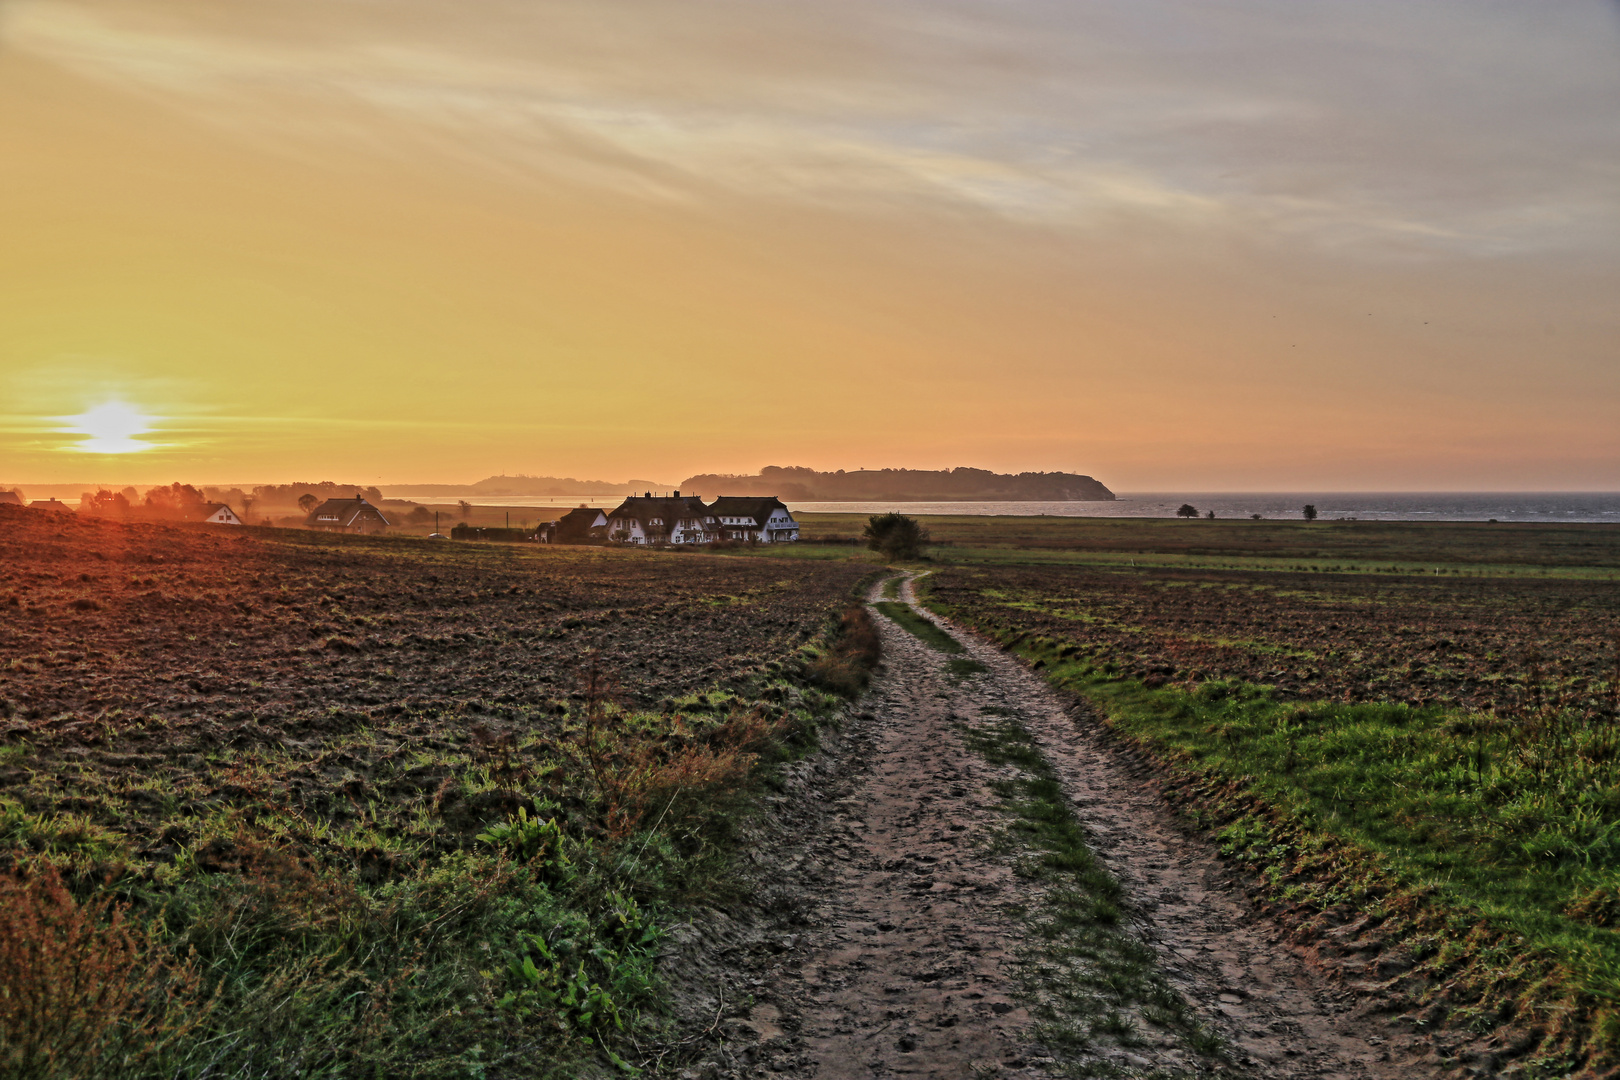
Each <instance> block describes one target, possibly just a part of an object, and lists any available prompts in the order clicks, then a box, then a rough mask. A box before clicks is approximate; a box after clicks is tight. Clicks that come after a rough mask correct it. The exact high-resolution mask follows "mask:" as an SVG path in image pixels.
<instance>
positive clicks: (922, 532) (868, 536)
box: [861, 514, 928, 559]
mask: <svg viewBox="0 0 1620 1080" xmlns="http://www.w3.org/2000/svg"><path fill="white" fill-rule="evenodd" d="M861 538H862V539H864V540H865V541H866V546H867V547H869V548H871V549H872V550H873V551H876V552H880V553H881V554H882V555H883V557H884V558H886V559H915V558H918V557H919V556H921V555H922V549H923V546H924V545H925V544H927V543H928V530H927V529H924V528H923V527H922V526H921V525H920V524H918V522H917V520H916V519H915V518H908V517H906V516H905V515H904V514H874V515H873V516H871V517H870V518H867V519H866V528H864V529H862V530H861Z"/></svg>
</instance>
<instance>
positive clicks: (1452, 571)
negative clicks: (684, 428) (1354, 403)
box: [791, 514, 1620, 580]
mask: <svg viewBox="0 0 1620 1080" xmlns="http://www.w3.org/2000/svg"><path fill="white" fill-rule="evenodd" d="M798 517H799V518H800V521H801V523H802V529H801V534H802V536H803V537H804V541H805V542H804V543H803V544H801V545H799V549H798V550H797V551H794V552H791V553H792V554H797V555H800V556H812V557H815V556H821V557H829V556H837V555H839V554H843V555H848V554H849V553H850V551H851V550H852V549H851V546H850V545H849V544H848V543H843V544H838V543H828V542H827V541H829V540H842V541H848V540H851V539H853V538H854V537H856V536H858V535H859V534H860V531H861V528H862V526H864V525H865V523H866V519H865V518H864V517H861V516H859V515H856V514H801V515H798ZM919 520H921V521H922V523H923V524H924V525H925V526H926V527H927V528H928V530H929V531H930V533H932V535H933V538H934V540H935V541H936V545H937V546H935V547H934V549H933V550H932V551H931V552H930V554H931V556H932V558H933V560H934V561H935V562H937V563H943V564H948V565H954V564H962V563H967V564H974V565H985V564H1009V565H1012V564H1023V565H1090V566H1115V565H1118V566H1126V567H1129V566H1132V565H1135V566H1165V567H1208V568H1213V569H1222V568H1226V569H1261V570H1286V571H1295V572H1299V573H1332V572H1341V573H1400V574H1413V573H1428V574H1433V573H1436V572H1440V573H1443V574H1447V575H1459V574H1461V575H1482V574H1489V575H1498V576H1500V575H1512V576H1571V577H1578V578H1582V579H1599V580H1620V529H1616V528H1614V527H1613V526H1610V525H1586V524H1576V525H1547V524H1532V525H1526V524H1486V523H1468V522H1433V523H1430V522H1415V521H1386V522H1375V521H1316V522H1305V521H1302V520H1291V521H1281V520H1266V521H1247V520H1241V521H1240V520H1221V521H1204V520H1193V521H1179V520H1168V519H1165V520H1157V519H1151V518H1064V517H971V516H966V515H963V516H933V517H924V518H921V519H919ZM853 550H857V551H858V550H860V549H859V548H858V547H856V548H854V549H853Z"/></svg>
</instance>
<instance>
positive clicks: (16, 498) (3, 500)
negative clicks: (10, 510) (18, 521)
mask: <svg viewBox="0 0 1620 1080" xmlns="http://www.w3.org/2000/svg"><path fill="white" fill-rule="evenodd" d="M22 504H23V501H22V496H21V495H18V494H17V493H16V492H15V491H0V506H21V505H22Z"/></svg>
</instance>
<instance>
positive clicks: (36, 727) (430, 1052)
mask: <svg viewBox="0 0 1620 1080" xmlns="http://www.w3.org/2000/svg"><path fill="white" fill-rule="evenodd" d="M865 569H866V568H864V567H862V566H859V565H856V564H846V563H810V562H781V561H774V560H773V561H767V560H755V559H726V558H719V557H712V556H704V555H694V554H684V553H683V554H649V553H644V552H620V551H606V550H602V549H586V550H568V549H536V548H533V547H524V548H519V547H517V546H508V545H493V544H492V545H483V544H460V543H452V542H431V543H430V542H427V541H414V540H400V539H378V540H366V539H361V538H350V537H338V538H334V537H327V536H322V535H316V534H309V533H302V532H293V531H283V530H230V531H224V530H210V529H208V528H206V527H192V528H171V527H164V526H154V525H138V524H117V523H111V522H102V521H94V520H88V521H87V520H82V519H79V518H76V517H73V516H71V515H62V516H60V517H59V516H56V515H47V514H43V513H40V512H36V511H23V510H12V509H11V508H8V507H0V732H3V740H0V859H3V860H4V862H5V863H6V864H7V865H8V867H11V868H16V867H20V866H25V865H26V866H27V867H30V868H31V869H32V870H34V871H36V873H35V874H34V875H33V876H32V877H30V878H26V879H25V878H18V877H11V876H7V877H5V878H4V881H3V885H4V890H5V895H3V896H0V903H3V904H4V905H5V906H6V908H7V910H8V914H9V915H10V916H11V918H10V919H9V920H8V926H7V928H6V930H5V931H4V932H3V933H0V967H3V968H4V970H3V971H0V981H4V982H6V983H7V984H8V985H12V986H17V987H25V986H26V987H33V988H34V990H36V991H37V992H38V994H39V1000H40V1001H43V1002H46V1003H49V1002H55V1004H54V1005H52V1006H50V1008H54V1009H55V1010H56V1011H57V1012H58V1013H59V1014H60V1015H57V1016H55V1017H54V1018H52V1019H51V1023H59V1027H58V1028H55V1029H51V1030H45V1029H38V1030H35V1036H37V1038H38V1040H39V1045H38V1046H35V1047H33V1049H32V1050H30V1048H29V1047H28V1046H21V1045H20V1044H16V1045H9V1046H7V1047H6V1048H5V1050H6V1052H7V1053H8V1054H12V1055H13V1056H14V1060H13V1061H12V1063H13V1064H15V1062H16V1061H21V1060H24V1058H23V1057H16V1056H15V1055H19V1054H22V1055H24V1056H26V1054H27V1053H31V1052H35V1051H38V1052H39V1053H44V1051H43V1050H41V1049H40V1048H41V1047H45V1046H53V1045H54V1046H56V1047H57V1051H53V1052H60V1053H68V1051H66V1050H62V1049H61V1047H62V1046H63V1045H65V1043H64V1041H63V1040H62V1039H61V1038H60V1037H59V1036H60V1034H61V1032H63V1031H76V1032H79V1033H80V1034H81V1035H82V1038H81V1037H76V1038H75V1039H72V1040H67V1042H68V1043H74V1044H76V1048H75V1049H74V1050H73V1051H72V1053H73V1054H82V1055H84V1056H82V1057H71V1056H70V1057H67V1058H62V1059H61V1060H56V1059H51V1060H49V1061H46V1060H45V1058H40V1059H39V1060H41V1061H45V1064H44V1065H41V1066H39V1068H40V1071H39V1072H37V1075H40V1076H69V1075H97V1074H98V1070H100V1069H104V1068H108V1067H109V1066H107V1062H109V1061H111V1060H113V1059H115V1058H118V1059H122V1058H128V1059H129V1060H131V1061H133V1062H136V1063H137V1065H138V1066H139V1068H138V1069H137V1070H136V1073H135V1074H138V1073H139V1070H140V1069H145V1070H147V1071H148V1072H153V1073H156V1072H163V1073H164V1074H165V1075H201V1074H204V1073H208V1072H209V1070H213V1071H214V1072H216V1073H218V1072H222V1071H223V1072H230V1073H231V1074H242V1075H249V1074H251V1075H290V1074H294V1073H296V1074H298V1075H305V1076H318V1075H339V1074H344V1073H346V1071H348V1070H349V1069H351V1068H352V1067H353V1066H354V1064H355V1063H356V1062H366V1063H367V1064H368V1066H370V1067H376V1068H382V1069H383V1070H384V1071H385V1072H389V1074H390V1075H405V1074H407V1073H410V1074H414V1075H434V1074H438V1073H444V1074H455V1075H465V1074H467V1072H468V1071H469V1070H471V1071H473V1072H478V1071H480V1070H482V1069H484V1068H489V1069H491V1070H492V1075H493V1074H499V1075H545V1074H547V1073H548V1071H550V1070H553V1069H555V1070H561V1071H562V1073H563V1074H564V1075H568V1074H569V1073H568V1072H567V1068H568V1062H569V1061H572V1060H574V1059H576V1058H578V1057H579V1056H581V1055H585V1056H590V1055H592V1054H595V1053H596V1052H597V1051H596V1049H594V1048H595V1047H606V1048H607V1049H606V1050H604V1051H603V1052H604V1053H609V1054H610V1056H611V1053H612V1052H613V1051H614V1048H618V1049H623V1045H622V1040H623V1038H624V1037H625V1033H626V1032H627V1031H632V1030H635V1029H637V1021H636V1019H635V1017H636V1015H637V1013H638V1011H642V1010H645V1011H646V1012H647V1019H646V1020H645V1023H646V1024H652V1025H653V1026H654V1027H656V1020H657V1017H656V1014H657V1009H656V1008H655V1007H654V1003H655V999H656V996H657V995H656V993H655V979H654V976H653V975H652V974H651V959H650V957H651V951H652V949H653V945H654V943H655V942H656V939H657V936H658V933H659V929H658V927H659V925H660V922H659V920H660V919H661V918H663V913H664V911H665V910H666V909H668V908H670V906H671V905H677V906H678V905H679V904H680V903H681V902H683V898H684V897H688V896H693V895H700V894H701V893H702V892H703V890H704V889H706V888H709V887H710V886H712V884H713V882H714V881H715V880H716V879H715V875H716V874H723V865H724V856H725V852H724V847H725V829H726V828H727V822H726V820H725V819H724V815H723V814H722V813H720V811H721V810H723V809H724V807H725V806H726V805H728V804H727V802H726V800H727V799H728V798H731V797H733V796H734V795H735V793H737V792H738V791H741V790H743V789H745V788H746V786H747V784H748V783H749V782H750V780H749V778H750V777H751V776H753V775H754V774H755V772H756V771H757V768H758V767H760V766H761V765H763V764H766V763H768V762H769V761H770V760H773V759H777V758H781V757H782V756H784V755H791V754H793V753H796V752H800V751H801V750H802V749H803V747H805V746H807V745H809V744H810V742H812V741H813V737H814V736H813V729H814V726H815V724H816V723H817V722H818V718H819V717H821V716H823V715H824V714H825V713H826V711H827V710H828V709H829V708H831V705H832V702H833V701H834V698H833V697H832V695H831V694H830V693H828V692H824V691H821V690H818V689H816V688H815V686H814V685H811V684H812V683H814V682H815V679H816V674H817V672H822V673H823V674H827V673H829V672H830V673H831V674H830V675H829V676H828V678H829V679H830V680H831V682H832V683H834V684H837V683H838V681H839V679H842V680H843V682H844V683H845V684H846V685H845V686H844V689H846V690H847V689H848V688H849V686H848V685H847V684H849V683H850V679H851V678H854V679H855V684H858V673H857V675H856V676H851V675H850V674H849V673H848V672H847V671H846V672H843V673H842V674H840V673H839V671H838V670H836V669H837V667H838V665H837V664H830V663H829V661H828V657H829V656H830V655H831V654H828V653H827V652H826V651H825V650H824V649H822V647H821V645H820V644H818V643H819V642H822V641H825V640H826V637H827V634H828V632H829V628H830V627H831V626H833V624H834V623H835V622H836V619H835V616H837V615H838V613H839V612H840V611H842V610H843V609H844V608H845V607H847V605H848V603H849V600H850V595H851V589H852V587H853V586H854V585H855V584H856V582H857V581H858V580H860V578H861V576H862V574H863V573H864V572H865ZM818 664H819V667H818ZM807 672H808V673H809V675H808V681H807V676H806V673H807ZM824 681H826V680H824ZM608 721H611V722H608ZM627 851H633V852H634V858H630V859H628V860H627V859H626V857H624V853H625V852H627ZM41 874H43V876H41ZM109 905H112V906H111V907H109ZM120 905H124V906H125V907H123V908H122V910H123V915H122V916H119V917H120V918H122V919H123V920H124V921H123V922H122V923H121V924H120V923H119V922H118V920H117V918H113V919H111V921H110V922H109V917H110V916H111V914H112V912H114V911H115V910H119V906H120ZM109 926H110V928H109ZM120 926H121V927H122V928H121V929H120ZM41 942H45V943H47V944H46V945H41ZM74 942H78V943H79V944H80V945H83V944H84V943H85V942H89V943H90V947H84V948H81V947H78V946H74V945H73V943H74ZM51 943H54V944H51ZM52 948H55V949H57V950H58V952H57V953H54V954H53V953H52V952H51V949H52ZM41 949H43V950H44V951H43V952H42V951H41ZM87 985H94V986H100V987H101V988H102V989H99V990H96V991H95V992H94V993H92V992H91V991H89V990H82V991H81V990H76V989H73V988H74V987H83V986H87ZM98 994H99V995H100V996H96V995H98ZM76 995H77V996H76ZM87 995H88V996H87ZM7 1000H8V1001H11V1000H12V999H7ZM19 1000H20V999H19ZM8 1007H9V1006H8ZM17 1007H19V1008H20V1007H21V1006H17ZM19 1022H20V1021H19ZM7 1030H10V1031H13V1032H15V1031H16V1030H19V1029H18V1028H16V1027H8V1029H7ZM22 1030H34V1029H28V1028H27V1025H26V1024H24V1025H23V1028H22ZM19 1047H20V1048H19ZM46 1056H47V1057H48V1056H49V1055H46ZM390 1063H392V1064H390ZM390 1070H394V1071H392V1072H390ZM120 1075H123V1074H120Z"/></svg>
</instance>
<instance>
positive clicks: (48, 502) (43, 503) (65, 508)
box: [28, 499, 73, 514]
mask: <svg viewBox="0 0 1620 1080" xmlns="http://www.w3.org/2000/svg"><path fill="white" fill-rule="evenodd" d="M28 509H30V510H54V511H56V512H57V513H58V514H71V513H73V507H71V506H69V505H68V504H67V503H65V502H63V501H61V500H60V499H35V500H34V501H33V502H31V503H29V504H28Z"/></svg>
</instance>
